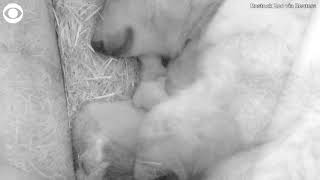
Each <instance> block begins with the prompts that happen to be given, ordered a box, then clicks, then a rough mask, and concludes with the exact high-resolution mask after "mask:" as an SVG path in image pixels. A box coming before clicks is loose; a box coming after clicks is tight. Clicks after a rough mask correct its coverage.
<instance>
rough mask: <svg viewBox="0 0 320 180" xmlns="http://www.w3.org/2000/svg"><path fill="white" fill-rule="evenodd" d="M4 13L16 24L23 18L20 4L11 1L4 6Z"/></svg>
mask: <svg viewBox="0 0 320 180" xmlns="http://www.w3.org/2000/svg"><path fill="white" fill-rule="evenodd" d="M2 15H3V18H4V20H6V21H7V22H8V23H11V24H16V23H18V22H20V21H21V19H22V18H23V10H22V8H21V6H20V5H18V4H15V3H10V4H8V5H6V7H4V9H3V11H2Z"/></svg>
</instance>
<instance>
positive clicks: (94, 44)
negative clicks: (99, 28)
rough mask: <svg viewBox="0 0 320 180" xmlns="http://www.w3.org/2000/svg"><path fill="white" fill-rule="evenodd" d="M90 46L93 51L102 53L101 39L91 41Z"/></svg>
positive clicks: (103, 50)
mask: <svg viewBox="0 0 320 180" xmlns="http://www.w3.org/2000/svg"><path fill="white" fill-rule="evenodd" d="M91 46H92V48H93V50H94V51H95V52H98V53H104V52H105V49H104V44H103V41H91Z"/></svg>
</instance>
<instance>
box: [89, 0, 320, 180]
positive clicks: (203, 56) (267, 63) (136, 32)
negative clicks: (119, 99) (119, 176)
mask: <svg viewBox="0 0 320 180" xmlns="http://www.w3.org/2000/svg"><path fill="white" fill-rule="evenodd" d="M277 2H278V3H283V1H282V0H276V1H275V3H277ZM308 2H309V3H310V1H308ZM314 2H316V1H314ZM255 3H257V6H255V4H250V1H248V0H237V1H232V0H226V1H224V2H222V0H148V1H146V0H136V1H132V0H109V1H107V2H106V5H105V8H104V11H103V17H104V18H103V21H102V22H100V23H99V24H98V27H97V29H96V32H95V34H94V37H93V41H92V45H93V47H94V49H95V50H97V51H100V52H103V53H106V54H109V55H115V56H138V57H140V59H148V58H146V57H162V58H166V59H170V61H169V64H168V67H167V73H166V74H165V75H163V74H161V76H165V81H164V84H163V87H164V89H165V91H166V93H168V95H169V96H168V97H165V98H163V99H162V100H158V101H159V102H154V103H148V105H149V104H153V105H155V106H153V107H149V108H150V109H151V110H150V112H149V113H148V114H147V116H146V118H145V119H144V121H143V122H142V124H141V127H140V128H139V138H138V148H139V149H138V150H137V152H138V154H137V159H136V163H135V170H134V176H135V178H136V179H139V180H156V179H180V180H185V179H195V180H198V179H208V180H216V179H219V180H220V179H241V178H242V179H246V180H250V179H263V178H267V179H272V178H276V177H278V178H280V177H281V178H282V179H289V178H291V176H294V175H295V174H296V175H297V174H301V176H311V177H312V176H314V177H317V176H316V171H312V173H311V172H307V171H308V168H307V170H305V171H304V172H302V173H301V172H300V171H299V168H301V167H300V166H299V167H298V166H294V167H293V164H297V161H294V163H293V162H291V163H289V161H287V160H288V159H290V158H292V159H295V158H297V157H296V156H297V154H303V152H301V153H300V152H299V153H296V154H294V153H292V154H290V153H289V152H295V151H296V150H297V151H298V150H299V148H295V149H294V150H292V151H289V150H288V149H290V148H289V146H290V143H291V144H294V142H296V141H297V143H298V144H299V142H300V141H301V143H300V144H302V142H303V143H306V142H310V141H309V140H307V139H311V138H309V136H311V135H308V137H304V136H302V135H301V136H299V137H300V139H299V138H295V137H292V136H291V134H293V133H292V132H293V129H300V131H301V132H300V134H303V133H302V132H306V131H302V129H303V128H307V127H309V126H310V127H312V128H314V127H316V126H315V125H312V126H311V125H310V124H309V125H308V124H307V123H304V124H303V125H301V124H299V122H300V121H299V120H302V119H308V118H310V117H308V116H312V114H313V113H314V111H312V112H310V113H309V111H310V109H311V110H312V109H315V108H314V106H313V105H312V103H311V102H314V100H315V99H314V97H313V96H312V93H313V92H311V91H310V90H311V89H314V88H313V87H312V85H314V83H313V80H311V79H310V76H308V75H309V73H307V72H306V71H303V72H305V73H302V74H299V71H301V70H299V68H298V69H297V68H296V66H297V65H296V64H297V63H298V62H297V61H296V59H297V58H296V57H297V53H298V52H299V51H298V50H299V49H300V44H301V42H302V38H303V37H304V32H305V30H306V29H307V28H306V27H307V25H308V21H309V19H310V15H311V12H312V10H311V9H303V10H302V9H295V8H293V9H290V8H284V9H262V8H254V7H259V5H258V4H260V7H261V6H262V5H263V4H268V3H269V2H268V1H266V0H265V1H263V0H260V1H255ZM287 3H297V2H293V1H292V2H291V1H287ZM300 3H305V1H303V0H302V1H301V2H300ZM150 59H153V61H151V60H150V62H148V60H144V61H142V63H143V66H145V68H146V69H148V68H153V69H155V71H154V72H156V71H157V70H159V69H163V67H162V66H161V63H159V62H156V60H154V59H157V58H150ZM151 62H152V63H151ZM304 66H305V65H303V67H304ZM308 67H309V66H308ZM316 67H317V66H316V65H315V67H313V68H316ZM159 71H160V70H159ZM318 72H320V71H318ZM155 74H156V73H155ZM307 74H308V75H307ZM154 77H156V78H153V79H152V80H154V81H158V80H159V78H158V76H157V74H156V75H154ZM301 79H302V81H301ZM318 84H319V83H318ZM299 87H300V88H299ZM147 92H148V91H145V93H146V94H145V96H142V97H138V98H137V99H136V101H138V102H140V103H141V102H142V106H143V102H146V101H148V98H149V99H152V100H154V99H161V98H157V97H154V96H157V94H156V93H155V94H151V95H150V94H148V93H147ZM137 93H138V92H137ZM161 97H162V96H161ZM139 98H140V99H139ZM318 98H319V97H318ZM146 99H147V100H146ZM311 100H312V101H311ZM306 107H308V108H309V109H308V113H305V111H306ZM147 109H148V108H147ZM311 119H312V118H311ZM305 122H310V123H311V124H312V123H314V122H313V121H312V120H310V121H309V120H308V121H307V120H305ZM298 124H299V127H298V128H296V126H298ZM310 127H309V128H310ZM312 128H311V129H312ZM311 129H310V133H311V132H312V130H311ZM308 131H309V130H308ZM295 132H299V131H298V130H296V131H295ZM304 135H305V134H304ZM305 136H307V135H305ZM314 136H316V134H315V135H314ZM312 137H313V136H312ZM317 137H318V136H317ZM290 138H291V139H290ZM313 138H315V137H313ZM316 139H317V138H316ZM299 140H300V141H299ZM279 141H281V142H285V143H280V142H279ZM286 143H287V144H286ZM302 146H304V147H309V146H307V145H302ZM286 150H287V151H286ZM309 150H310V148H309V149H308V151H309ZM283 152H288V154H286V153H283ZM281 153H282V155H284V154H285V155H286V156H285V157H284V158H282V159H281V158H280V156H281ZM270 154H275V155H273V156H272V155H271V156H269V155H270ZM289 154H290V155H289ZM306 156H308V155H306ZM268 158H269V159H268ZM308 158H309V159H308ZM311 159H312V158H311ZM304 160H305V161H306V162H305V163H306V165H308V163H309V165H310V163H313V162H312V161H311V160H310V157H306V158H304ZM272 163H273V164H272ZM284 164H286V165H287V166H286V168H287V169H283V170H282V171H279V169H281V167H282V166H284ZM276 165H279V168H275V167H274V166H276ZM291 165H292V167H291ZM303 165H304V164H303ZM303 165H301V166H303ZM280 166H281V167H280ZM303 167H304V166H303ZM273 168H274V169H273ZM275 169H277V171H276V170H275ZM301 169H302V168H301ZM311 169H312V168H311ZM269 170H270V171H269ZM272 170H273V171H272ZM288 170H289V171H288ZM267 171H268V174H264V173H267ZM267 175H268V176H267ZM297 176H298V175H297Z"/></svg>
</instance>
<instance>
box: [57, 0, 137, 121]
mask: <svg viewBox="0 0 320 180" xmlns="http://www.w3.org/2000/svg"><path fill="white" fill-rule="evenodd" d="M103 3H104V1H103V0H54V4H55V5H54V7H55V16H56V21H57V34H58V39H59V48H60V53H61V58H62V66H63V71H64V79H65V89H66V94H67V106H68V114H69V116H73V115H75V113H76V112H77V111H78V109H79V107H80V106H81V104H82V103H84V102H91V101H97V100H99V101H101V100H102V101H106V102H113V101H117V100H125V99H128V98H130V97H131V96H132V93H133V90H134V88H135V85H136V82H137V81H138V78H137V77H138V76H137V72H138V71H139V69H138V63H137V61H136V60H134V59H115V58H112V57H106V56H103V55H98V54H97V53H95V52H94V50H93V49H92V47H91V45H90V40H91V37H92V33H93V30H94V25H95V23H96V20H97V19H98V18H101V16H100V15H99V12H100V10H101V9H102V7H103Z"/></svg>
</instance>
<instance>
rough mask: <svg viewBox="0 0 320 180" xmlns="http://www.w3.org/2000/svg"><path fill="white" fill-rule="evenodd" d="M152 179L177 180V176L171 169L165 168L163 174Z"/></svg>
mask: <svg viewBox="0 0 320 180" xmlns="http://www.w3.org/2000/svg"><path fill="white" fill-rule="evenodd" d="M154 180H179V177H178V175H177V174H176V173H174V172H173V171H169V170H167V171H166V172H165V173H164V174H163V175H160V176H158V177H156V178H155V179H154Z"/></svg>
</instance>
